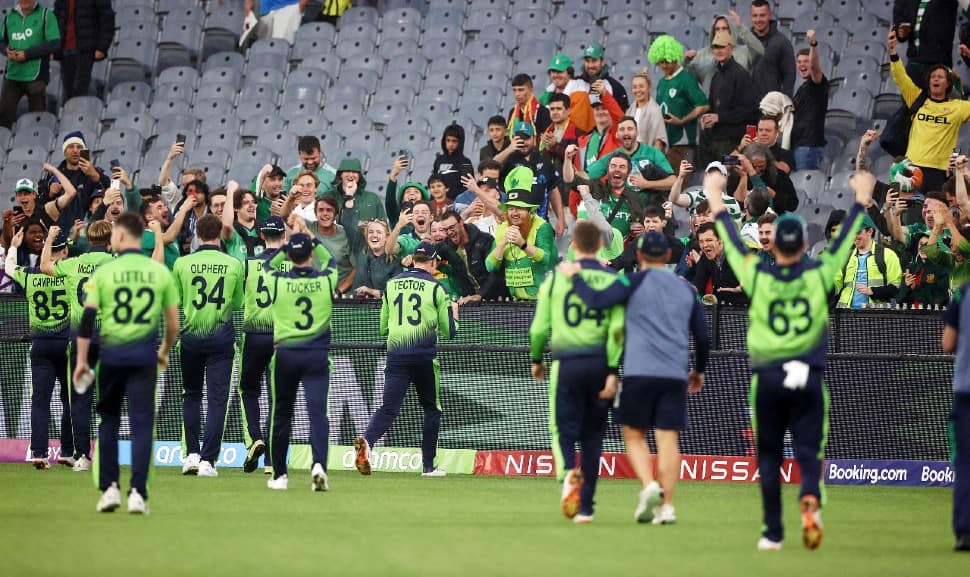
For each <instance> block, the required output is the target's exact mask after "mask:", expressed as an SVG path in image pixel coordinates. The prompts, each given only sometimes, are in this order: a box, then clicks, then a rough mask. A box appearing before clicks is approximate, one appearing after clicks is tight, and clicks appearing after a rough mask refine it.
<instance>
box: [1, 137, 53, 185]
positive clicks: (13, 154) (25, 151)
mask: <svg viewBox="0 0 970 577" xmlns="http://www.w3.org/2000/svg"><path fill="white" fill-rule="evenodd" d="M48 155H50V149H48V148H47V147H45V146H39V145H36V144H24V145H19V146H14V147H12V148H11V149H10V151H9V152H7V159H6V161H7V162H9V163H14V164H16V163H20V162H35V161H38V160H39V161H40V162H47V157H48ZM31 178H33V177H31Z"/></svg>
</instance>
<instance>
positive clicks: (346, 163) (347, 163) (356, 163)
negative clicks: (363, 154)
mask: <svg viewBox="0 0 970 577" xmlns="http://www.w3.org/2000/svg"><path fill="white" fill-rule="evenodd" d="M341 172H357V173H363V172H364V169H363V168H362V167H361V165H360V160H359V159H357V158H344V159H343V160H341V161H340V164H339V165H338V166H337V174H340V173H341Z"/></svg>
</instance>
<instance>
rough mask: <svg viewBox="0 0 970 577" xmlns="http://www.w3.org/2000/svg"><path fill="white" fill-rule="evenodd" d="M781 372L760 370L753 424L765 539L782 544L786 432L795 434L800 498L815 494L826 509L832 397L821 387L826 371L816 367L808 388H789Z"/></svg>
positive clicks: (753, 400)
mask: <svg viewBox="0 0 970 577" xmlns="http://www.w3.org/2000/svg"><path fill="white" fill-rule="evenodd" d="M784 382H785V371H784V369H782V368H781V367H772V368H764V369H757V370H755V374H754V377H753V378H752V381H751V406H752V408H753V409H754V412H753V417H752V424H753V429H754V431H755V439H756V446H757V448H758V473H759V474H760V475H761V502H762V506H763V508H764V526H765V530H764V533H763V535H764V536H765V537H767V538H768V539H770V540H772V541H776V542H781V540H782V539H783V538H784V528H783V527H782V523H781V478H780V471H781V464H782V459H783V452H784V440H785V430H786V429H788V430H790V431H791V434H792V442H793V448H794V449H795V459H796V460H797V461H798V466H799V468H800V469H801V473H802V487H801V491H800V492H799V494H798V498H799V499H801V498H802V497H803V496H805V495H814V496H815V497H816V498H818V499H819V504H821V502H822V499H821V494H820V492H821V477H822V459H823V457H824V454H825V441H826V439H825V428H826V424H827V422H828V392H827V391H826V390H825V385H824V384H823V383H822V369H820V368H812V370H811V372H810V373H809V377H808V382H807V384H806V385H805V386H804V387H803V388H799V389H788V388H785V385H784Z"/></svg>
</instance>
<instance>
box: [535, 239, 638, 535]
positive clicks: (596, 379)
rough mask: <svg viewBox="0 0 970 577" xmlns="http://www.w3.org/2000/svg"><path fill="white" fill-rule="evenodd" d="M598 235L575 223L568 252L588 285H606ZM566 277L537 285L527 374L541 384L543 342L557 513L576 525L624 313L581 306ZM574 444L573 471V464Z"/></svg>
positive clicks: (599, 445)
mask: <svg viewBox="0 0 970 577" xmlns="http://www.w3.org/2000/svg"><path fill="white" fill-rule="evenodd" d="M602 246H603V235H602V234H601V233H600V230H599V229H598V228H597V227H596V225H594V224H593V223H592V222H590V221H581V222H578V223H576V227H575V228H574V229H573V239H572V247H573V250H574V252H575V256H576V263H575V266H576V268H577V269H580V271H579V275H580V276H582V277H583V278H584V279H586V280H587V281H588V282H589V283H590V284H592V286H594V287H596V288H603V287H606V286H608V285H610V284H612V283H613V281H614V280H615V279H616V272H615V271H614V270H612V269H610V268H608V267H606V266H604V265H602V264H600V262H599V261H598V260H596V251H598V250H599V249H600V248H601V247H602ZM573 280H574V279H573V278H570V276H567V275H564V274H560V273H558V272H556V271H553V272H552V273H551V274H549V275H547V276H546V278H545V280H544V281H542V284H541V285H540V286H539V296H538V301H537V302H536V310H535V315H534V316H533V317H532V325H531V326H530V327H529V342H530V345H531V347H530V348H531V357H532V376H533V378H535V380H537V381H540V382H541V381H542V380H544V379H545V376H546V365H545V363H544V362H543V360H542V355H543V353H545V350H546V343H547V342H548V343H549V344H550V349H551V351H552V367H551V370H550V371H549V432H550V434H551V435H552V453H553V456H554V457H555V463H556V475H557V478H558V479H560V480H562V481H563V486H562V497H561V498H560V504H561V506H562V512H563V514H564V515H565V516H566V518H568V519H572V520H573V521H575V522H576V523H591V522H592V521H593V495H594V493H595V492H596V479H597V477H598V476H599V467H600V455H601V454H602V452H603V432H604V431H605V430H606V420H607V417H608V416H609V410H610V399H612V398H613V397H614V396H615V395H616V390H617V381H618V375H619V367H620V357H621V356H622V354H623V307H622V306H615V307H611V308H608V309H606V310H593V309H590V308H588V307H587V306H586V305H585V304H584V303H583V301H582V300H580V298H579V297H578V296H576V292H575V290H574V288H573ZM576 443H579V445H580V455H581V457H580V466H579V467H577V466H576Z"/></svg>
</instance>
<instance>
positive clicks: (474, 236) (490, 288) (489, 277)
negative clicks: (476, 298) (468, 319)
mask: <svg viewBox="0 0 970 577" xmlns="http://www.w3.org/2000/svg"><path fill="white" fill-rule="evenodd" d="M464 227H465V234H467V235H468V242H466V243H465V258H466V259H467V260H468V271H469V272H470V273H471V275H472V276H473V277H475V281H476V282H477V283H478V294H480V295H481V296H482V298H483V299H485V300H491V299H496V298H498V297H500V296H507V295H508V289H507V288H506V287H505V280H504V277H502V276H501V275H500V274H498V273H499V271H492V272H488V270H487V269H486V268H485V259H486V257H488V253H490V252H491V251H492V243H493V242H494V241H495V239H493V238H492V235H490V234H488V233H487V232H483V231H482V230H481V229H479V228H478V227H477V226H475V225H473V224H466V225H464Z"/></svg>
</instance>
